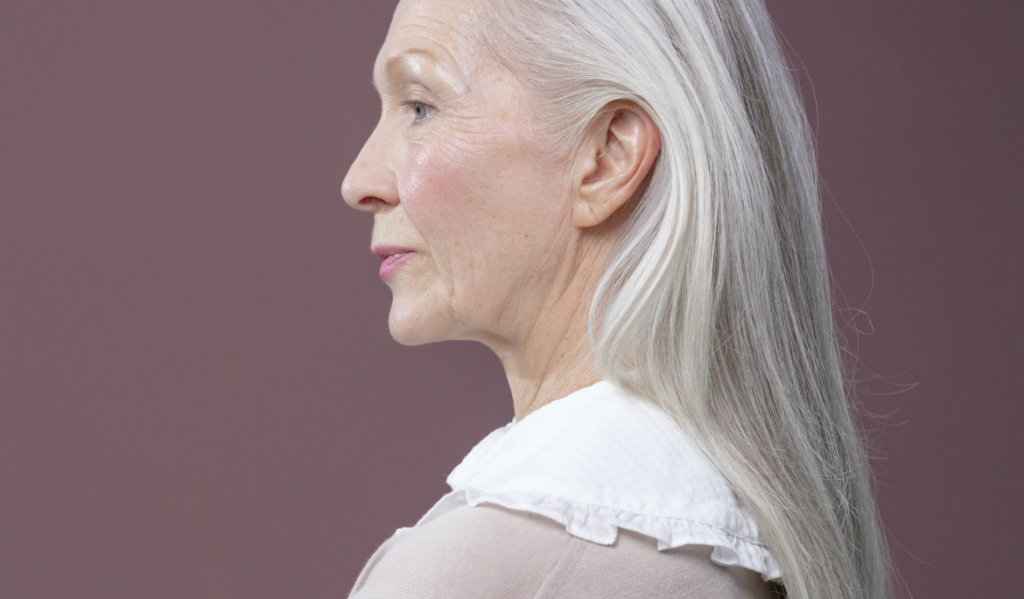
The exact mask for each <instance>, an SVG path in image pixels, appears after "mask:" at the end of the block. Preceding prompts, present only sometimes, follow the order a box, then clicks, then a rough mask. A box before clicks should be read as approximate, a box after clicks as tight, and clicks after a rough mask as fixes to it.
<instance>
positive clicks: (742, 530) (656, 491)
mask: <svg viewBox="0 0 1024 599" xmlns="http://www.w3.org/2000/svg"><path fill="white" fill-rule="evenodd" d="M448 484H449V485H450V486H451V488H452V491H451V493H448V494H447V495H445V496H444V497H442V498H441V500H440V501H438V502H437V504H435V505H434V507H433V508H431V510H430V511H428V512H427V513H426V515H424V516H423V518H421V519H420V521H419V522H418V523H417V526H419V525H421V524H423V523H425V522H428V521H430V520H433V519H434V518H437V517H438V516H440V515H441V514H443V513H444V512H447V511H449V510H451V509H454V508H456V507H459V506H463V505H474V506H475V505H479V504H481V503H489V504H496V505H500V506H502V507H505V508H508V509H513V510H520V511H526V512H532V513H536V514H539V515H542V516H545V517H547V518H550V519H552V520H555V521H556V522H559V523H561V524H562V525H564V526H565V528H566V530H567V531H568V532H569V533H570V534H572V535H575V536H577V537H579V538H582V539H585V540H587V541H591V542H593V543H599V544H601V545H611V544H612V543H614V542H615V539H616V537H617V535H618V530H619V529H620V528H622V529H626V530H631V531H634V532H638V533H640V534H643V535H647V536H649V537H653V538H655V539H657V541H658V549H660V550H667V549H672V548H674V547H679V546H682V545H709V546H712V547H713V548H714V551H713V552H712V554H711V560H712V561H713V562H715V563H717V564H720V565H723V566H741V567H744V568H748V569H750V570H754V571H756V572H759V573H760V574H761V575H762V576H763V577H764V579H765V580H772V579H778V578H780V576H781V573H780V571H779V567H778V564H777V563H776V561H775V559H774V558H773V557H772V555H771V553H770V552H769V551H768V548H767V547H766V546H765V545H764V543H763V542H761V540H760V539H759V536H758V530H757V526H756V524H755V523H754V521H753V518H752V517H751V516H750V515H749V514H748V513H747V512H746V510H744V509H743V508H742V507H741V506H740V505H739V503H738V501H737V499H736V496H735V494H734V493H733V492H732V490H731V489H730V488H729V486H728V484H727V483H726V481H725V479H724V478H723V477H722V476H721V474H720V473H719V472H718V471H717V469H716V468H715V467H714V466H713V465H712V464H711V462H710V461H708V459H707V458H706V457H705V456H704V455H703V454H702V453H701V452H700V451H699V450H698V449H697V448H696V447H695V446H694V445H693V443H692V442H691V441H690V440H689V439H688V438H687V436H686V434H685V433H684V432H683V431H682V429H680V428H679V426H678V425H676V424H675V423H674V422H673V421H672V420H671V419H670V418H668V417H667V416H666V415H665V414H664V413H663V412H661V411H660V410H659V409H658V408H656V407H655V406H653V405H652V404H651V403H649V402H647V401H645V400H643V399H640V398H637V397H633V396H631V395H629V394H628V393H626V392H625V391H624V390H623V389H621V388H619V387H617V386H616V385H613V384H612V383H609V382H607V381H602V382H600V383H597V384H596V385H592V386H590V387H587V388H585V389H581V390H579V391H576V392H575V393H572V394H571V395H568V396H566V397H564V398H562V399H559V400H557V401H554V402H551V403H549V404H547V405H545V406H543V407H541V408H539V409H538V410H536V411H535V412H533V413H531V414H530V415H529V416H527V417H525V418H523V419H522V420H521V421H516V420H513V421H512V422H511V423H510V424H508V425H506V426H504V427H502V428H499V429H497V430H495V431H494V432H492V433H491V434H489V435H488V436H487V437H485V438H484V439H483V440H482V441H480V443H478V444H477V445H476V447H474V448H473V449H472V451H470V452H469V454H468V455H467V456H466V457H465V459H463V461H462V463H461V464H459V465H458V467H456V468H455V470H453V471H452V473H451V475H449V477H448Z"/></svg>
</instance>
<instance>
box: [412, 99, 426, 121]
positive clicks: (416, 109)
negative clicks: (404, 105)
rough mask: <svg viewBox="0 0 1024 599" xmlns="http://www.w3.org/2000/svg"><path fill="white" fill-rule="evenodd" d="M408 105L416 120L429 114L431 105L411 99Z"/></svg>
mask: <svg viewBox="0 0 1024 599" xmlns="http://www.w3.org/2000/svg"><path fill="white" fill-rule="evenodd" d="M409 106H410V107H412V113H413V115H414V116H415V117H416V120H417V121H422V120H423V119H425V118H427V116H429V113H430V108H431V107H430V106H428V105H426V104H424V103H423V102H416V101H412V102H409Z"/></svg>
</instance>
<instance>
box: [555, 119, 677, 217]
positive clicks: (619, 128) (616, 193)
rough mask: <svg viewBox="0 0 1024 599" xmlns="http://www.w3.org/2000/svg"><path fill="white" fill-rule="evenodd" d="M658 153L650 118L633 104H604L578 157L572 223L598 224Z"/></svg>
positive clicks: (657, 135) (628, 194)
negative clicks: (577, 174)
mask: <svg viewBox="0 0 1024 599" xmlns="http://www.w3.org/2000/svg"><path fill="white" fill-rule="evenodd" d="M660 149H661V135H660V133H659V131H658V127H657V125H655V123H654V120H653V119H652V118H651V117H650V115H648V114H647V113H646V111H644V110H643V109H642V108H640V107H639V106H637V105H636V104H634V103H632V102H626V101H622V102H615V103H612V104H609V105H608V106H606V107H605V108H604V109H603V110H602V111H601V113H600V114H599V115H598V116H597V117H596V118H595V119H594V123H593V126H592V127H591V128H590V130H589V133H588V137H587V139H586V140H585V142H584V144H583V145H582V146H581V149H580V153H579V155H578V165H579V170H578V172H579V176H578V178H577V185H578V187H577V189H576V191H577V193H576V198H575V201H574V205H573V215H572V216H573V225H574V226H576V227H578V228H586V227H593V226H596V225H599V224H601V223H603V222H605V221H606V220H608V218H609V217H611V216H612V215H613V214H615V212H616V211H618V210H619V209H620V208H622V207H623V206H624V205H626V204H627V203H628V202H629V200H630V199H631V198H632V197H633V195H634V194H635V193H636V192H637V190H638V189H639V188H640V186H641V184H642V183H643V181H644V179H645V178H646V177H647V174H648V173H649V172H650V170H651V167H652V166H653V165H654V161H655V159H656V158H657V157H658V153H659V151H660Z"/></svg>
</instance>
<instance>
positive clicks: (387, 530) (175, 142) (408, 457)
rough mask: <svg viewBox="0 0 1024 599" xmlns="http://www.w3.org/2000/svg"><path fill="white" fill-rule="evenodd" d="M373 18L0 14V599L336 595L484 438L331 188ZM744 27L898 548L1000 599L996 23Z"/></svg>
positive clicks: (456, 379)
mask: <svg viewBox="0 0 1024 599" xmlns="http://www.w3.org/2000/svg"><path fill="white" fill-rule="evenodd" d="M392 7H393V2H383V1H365V2H353V1H348V2H339V1H334V2H325V1H319V2H316V1H309V2H298V3H281V2H267V1H262V0H260V1H247V2H241V1H222V2H199V1H195V0H179V1H177V2H173V3H172V2H154V1H151V0H145V1H140V0H133V1H131V2H129V1H127V0H121V1H106V2H39V1H12V0H3V2H2V3H0V86H2V93H0V597H4V598H8V597H9V598H39V599H42V598H71V597H74V598H82V599H85V598H97V599H99V598H104V599H115V598H127V597H133V598H134V597H144V598H179V597H196V598H211V599H213V598H246V599H255V598H271V597H274V598H277V597H309V598H314V597H324V598H326V597H343V596H345V594H346V593H347V592H348V589H349V588H350V585H351V584H352V582H353V580H354V578H355V576H356V574H357V572H358V571H359V569H360V568H361V566H362V564H363V562H364V561H365V559H366V558H367V557H368V556H369V555H370V553H371V552H372V551H373V549H374V548H375V547H376V545H377V544H378V543H380V542H382V541H383V540H384V539H385V538H386V537H388V536H389V535H390V534H391V532H392V531H394V529H395V528H397V527H399V526H407V525H411V524H412V523H414V522H415V521H416V519H417V518H418V517H419V516H420V515H422V513H423V512H424V511H425V510H426V509H427V508H428V507H429V506H430V505H432V503H433V502H434V501H435V500H436V499H437V498H438V497H439V496H440V495H441V494H442V493H444V492H445V491H446V489H447V487H446V485H445V482H444V480H445V477H446V475H447V474H448V472H449V471H450V470H451V469H452V468H453V467H454V466H455V465H456V464H457V463H458V462H459V461H460V459H461V458H462V456H463V455H464V454H465V453H466V452H467V451H468V450H469V449H470V448H471V447H472V446H473V444H474V443H476V442H477V441H478V440H479V439H480V438H482V437H483V436H484V435H485V434H486V433H487V432H489V431H490V430H492V429H493V428H495V427H498V426H500V425H503V424H505V423H506V422H508V421H509V420H510V419H511V416H512V411H511V401H510V397H509V393H508V391H507V388H506V384H505V381H504V378H503V375H502V372H501V369H500V366H499V364H498V363H497V361H496V360H495V359H494V358H493V357H492V356H491V355H490V354H489V353H488V352H487V351H485V350H483V349H482V348H481V347H479V346H473V345H467V344H443V345H437V346H428V347H421V348H403V347H401V346H399V345H398V344H396V343H395V342H393V341H391V340H390V338H389V337H388V333H387V324H386V316H387V312H388V306H389V302H390V293H389V292H388V290H387V288H386V287H385V286H384V285H383V284H382V283H381V282H380V281H379V280H378V278H377V274H376V269H377V264H378V260H377V259H376V258H374V257H373V256H372V255H370V253H369V252H368V251H367V248H368V242H369V231H370V223H371V220H370V218H369V217H368V216H367V215H365V214H357V213H355V212H353V211H351V210H349V209H348V208H347V207H346V206H345V205H344V204H343V203H342V201H341V198H340V196H339V193H338V188H339V185H340V183H341V180H342V177H343V176H344V174H345V172H346V170H347V167H348V164H349V163H350V162H351V160H352V159H353V158H354V157H355V156H356V153H357V152H358V150H359V148H360V146H361V144H362V141H363V140H364V139H365V137H366V136H367V135H368V134H369V132H370V131H371V129H372V128H373V125H374V122H375V120H376V118H377V115H378V107H377V100H376V96H375V94H374V92H373V90H372V89H371V87H370V85H369V80H370V67H371V63H372V61H373V58H374V56H375V54H376V52H377V49H378V47H379V46H380V43H381V41H382V40H383V38H384V35H385V32H386V29H387V24H388V22H389V19H390V13H391V10H392ZM769 8H770V10H771V11H772V13H773V14H774V16H775V18H776V19H777V21H778V23H779V26H780V27H781V30H782V31H783V32H784V34H785V35H786V37H787V39H788V40H789V42H790V43H791V45H792V47H793V49H794V50H795V52H796V53H797V54H798V56H799V57H800V58H801V59H802V61H803V63H804V65H805V67H806V71H807V74H809V77H810V81H811V82H813V90H814V94H813V101H814V102H816V105H817V111H816V112H814V111H813V110H812V114H813V115H815V116H812V118H813V119H815V121H816V123H817V131H818V136H819V142H820V154H821V170H822V173H823V176H824V180H825V183H826V184H827V187H828V191H829V192H830V198H826V210H827V216H828V222H827V224H828V235H829V251H830V253H831V259H832V263H833V267H834V277H835V280H836V283H837V285H838V287H839V288H840V289H841V290H842V292H843V293H844V294H845V303H846V305H848V306H850V307H853V308H861V307H865V308H866V311H867V314H868V315H870V321H871V322H872V323H873V326H874V330H875V333H874V334H873V335H857V334H856V333H854V330H853V328H850V329H848V334H849V335H850V339H851V345H859V349H858V354H859V356H860V362H861V364H862V368H861V370H860V371H859V373H858V374H859V376H860V377H861V378H863V379H866V380H865V381H864V382H863V383H862V385H861V388H862V390H863V391H864V396H863V404H864V405H865V407H866V408H867V409H869V410H871V411H873V412H876V413H881V414H886V415H889V417H888V418H885V419H883V420H882V421H881V423H878V422H874V421H869V427H870V433H871V436H872V438H873V439H874V440H875V446H876V448H877V453H878V454H879V456H880V458H882V459H879V460H876V462H875V466H876V468H877V469H878V489H877V492H878V498H879V503H880V506H881V511H882V514H883V516H884V518H885V521H886V523H887V526H888V529H889V531H890V533H891V535H892V540H893V543H892V546H893V554H894V556H895V561H896V563H897V565H898V566H899V570H900V572H901V574H902V577H903V579H904V580H905V582H906V587H907V588H908V589H909V590H910V591H912V592H913V594H914V595H915V596H917V597H1007V596H1011V595H1017V594H1018V593H1019V589H1020V581H1019V579H1018V577H1017V571H1018V570H1019V561H1020V560H1021V558H1024V551H1022V546H1021V538H1022V537H1024V518H1022V517H1021V515H1020V511H1019V510H1020V507H1021V500H1022V491H1024V484H1022V477H1021V474H1022V472H1021V467H1020V464H1019V460H1020V456H1021V452H1022V450H1024V443H1022V441H1021V432H1020V430H1021V423H1022V418H1021V416H1022V412H1024V408H1022V403H1024V402H1022V401H1021V400H1022V399H1024V398H1022V384H1021V383H1022V377H1021V372H1020V362H1021V360H1022V358H1024V351H1022V342H1021V339H1022V334H1021V333H1022V328H1021V316H1020V307H1021V302H1020V300H1019V298H1018V296H1019V294H1020V293H1021V291H1022V284H1021V275H1022V273H1024V263H1022V262H1024V261H1022V257H1024V248H1022V244H1021V236H1020V230H1021V226H1022V224H1024V214H1022V212H1024V210H1022V199H1024V198H1022V190H1024V168H1022V156H1024V154H1022V150H1024V142H1022V138H1024V119H1022V100H1024V77H1022V73H1024V61H1022V57H1024V56H1022V55H1024V52H1022V42H1021V37H1020V32H1021V31H1022V30H1024V4H1021V3H1019V2H1010V1H1003V2H994V1H989V2H970V3H967V2H959V1H953V0H942V1H937V0H906V1H902V2H892V1H891V0H862V1H860V2H844V3H839V2H803V1H800V2H798V1H796V0H770V2H769ZM804 85H805V88H806V90H807V91H808V97H809V98H811V97H812V94H811V93H810V87H809V85H808V83H807V77H806V76H804ZM855 314H856V312H855V311H844V312H841V313H840V316H841V317H842V318H844V319H850V318H851V317H852V316H853V315H855ZM852 327H856V328H859V329H861V330H866V329H867V328H868V327H869V324H868V319H867V318H866V317H865V316H863V315H861V316H857V317H856V319H855V320H854V323H853V325H852ZM874 375H877V376H878V377H879V378H872V377H873V376H874ZM910 383H917V386H916V387H913V388H910V389H907V390H905V391H903V392H901V393H897V394H893V393H894V392H896V391H900V390H901V389H903V388H904V386H905V385H908V384H910Z"/></svg>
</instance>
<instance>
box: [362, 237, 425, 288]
mask: <svg viewBox="0 0 1024 599" xmlns="http://www.w3.org/2000/svg"><path fill="white" fill-rule="evenodd" d="M370 251H372V252H373V254H374V255H375V256H377V257H378V258H381V259H383V260H384V261H383V262H382V263H381V265H380V278H381V279H383V280H384V281H387V280H388V279H390V278H391V277H392V275H394V273H395V271H397V270H398V268H399V267H400V266H401V265H402V264H403V263H404V262H405V261H406V260H407V259H409V258H411V257H412V256H414V255H415V254H416V251H415V250H410V249H409V248H405V247H400V246H397V245H378V246H374V247H373V248H372V249H371V250H370Z"/></svg>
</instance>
